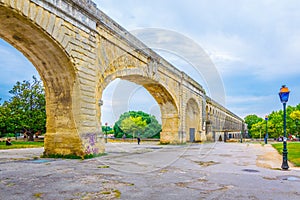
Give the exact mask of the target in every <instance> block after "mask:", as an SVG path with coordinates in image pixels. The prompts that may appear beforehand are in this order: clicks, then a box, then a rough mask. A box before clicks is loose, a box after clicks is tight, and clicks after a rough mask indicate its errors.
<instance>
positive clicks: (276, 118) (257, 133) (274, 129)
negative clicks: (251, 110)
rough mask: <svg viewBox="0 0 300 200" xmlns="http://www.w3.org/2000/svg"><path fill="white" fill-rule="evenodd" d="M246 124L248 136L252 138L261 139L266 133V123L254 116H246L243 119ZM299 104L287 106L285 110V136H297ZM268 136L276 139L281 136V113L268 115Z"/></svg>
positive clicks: (299, 117) (280, 111)
mask: <svg viewBox="0 0 300 200" xmlns="http://www.w3.org/2000/svg"><path fill="white" fill-rule="evenodd" d="M244 119H245V122H246V124H248V132H249V135H250V136H251V137H253V138H259V137H262V136H263V135H264V134H265V133H266V128H267V122H266V121H265V120H264V119H263V118H260V117H258V116H256V115H248V116H246V117H245V118H244ZM299 120H300V104H298V105H297V106H288V107H287V109H286V125H287V126H286V128H287V134H292V135H298V134H299V128H300V126H299ZM268 135H269V137H271V138H278V137H279V136H282V135H283V111H282V110H279V111H273V112H271V113H270V114H269V115H268Z"/></svg>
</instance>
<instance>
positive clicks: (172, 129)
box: [98, 68, 181, 143]
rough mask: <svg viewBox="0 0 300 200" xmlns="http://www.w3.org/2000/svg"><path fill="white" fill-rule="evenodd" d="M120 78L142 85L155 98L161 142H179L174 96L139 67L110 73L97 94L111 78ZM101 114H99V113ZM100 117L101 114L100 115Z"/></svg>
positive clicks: (176, 108)
mask: <svg viewBox="0 0 300 200" xmlns="http://www.w3.org/2000/svg"><path fill="white" fill-rule="evenodd" d="M117 78H120V79H122V80H127V81H130V82H133V83H136V84H138V85H141V86H143V87H144V88H145V89H146V90H147V91H148V92H149V93H150V94H151V95H152V96H153V98H154V99H155V100H156V102H157V103H158V105H159V107H160V111H161V117H162V131H161V133H160V142H161V143H180V142H181V141H180V139H179V136H178V131H179V114H178V113H179V111H178V106H177V102H176V99H175V97H174V96H173V95H172V94H171V93H170V92H169V90H168V88H167V87H166V86H164V85H163V84H162V83H160V82H158V81H155V80H153V79H151V78H149V77H147V76H145V75H144V72H143V70H142V69H141V68H135V69H134V70H133V69H124V68H123V69H121V70H117V71H115V72H113V73H110V74H109V75H107V76H106V77H105V79H104V80H103V82H102V84H100V85H99V90H98V92H99V93H100V94H99V96H100V97H102V93H103V90H104V89H105V88H106V87H107V85H108V84H109V83H111V82H112V81H113V80H115V79H117ZM100 115H101V114H100ZM100 118H101V116H100Z"/></svg>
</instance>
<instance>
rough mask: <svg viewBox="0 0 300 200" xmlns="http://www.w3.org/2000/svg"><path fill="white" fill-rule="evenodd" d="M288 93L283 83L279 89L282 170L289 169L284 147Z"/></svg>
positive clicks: (286, 152)
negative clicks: (281, 114) (281, 128)
mask: <svg viewBox="0 0 300 200" xmlns="http://www.w3.org/2000/svg"><path fill="white" fill-rule="evenodd" d="M289 94H290V91H289V89H288V88H287V87H286V86H285V85H283V86H282V87H281V88H280V91H279V97H280V101H281V103H282V104H283V151H282V157H283V160H282V165H281V169H283V170H287V169H289V165H288V162H287V154H288V151H287V148H286V146H287V143H286V140H287V138H286V103H287V102H288V100H289Z"/></svg>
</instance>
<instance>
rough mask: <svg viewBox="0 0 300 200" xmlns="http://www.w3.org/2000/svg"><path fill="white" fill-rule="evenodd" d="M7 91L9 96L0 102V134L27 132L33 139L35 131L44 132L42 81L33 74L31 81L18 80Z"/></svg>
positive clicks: (44, 116) (44, 112) (44, 114)
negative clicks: (6, 99)
mask: <svg viewBox="0 0 300 200" xmlns="http://www.w3.org/2000/svg"><path fill="white" fill-rule="evenodd" d="M9 93H10V94H11V95H12V96H11V98H10V99H9V100H8V101H4V103H3V104H0V132H1V136H2V137H3V136H5V135H7V134H9V133H17V132H27V133H28V134H29V136H30V139H31V140H33V134H34V133H35V132H37V131H41V132H45V130H46V109H45V105H46V101H45V92H44V88H43V85H42V82H41V81H40V80H38V79H37V78H36V77H35V76H33V77H32V80H31V81H25V80H24V81H23V82H19V81H18V82H17V83H16V84H15V85H14V86H13V88H12V89H11V90H10V91H9Z"/></svg>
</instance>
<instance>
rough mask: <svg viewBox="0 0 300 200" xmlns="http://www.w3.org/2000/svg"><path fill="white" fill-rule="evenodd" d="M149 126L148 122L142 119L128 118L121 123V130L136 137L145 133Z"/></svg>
mask: <svg viewBox="0 0 300 200" xmlns="http://www.w3.org/2000/svg"><path fill="white" fill-rule="evenodd" d="M146 126H147V122H146V120H143V119H142V117H140V116H139V117H133V116H130V117H127V118H125V119H124V120H123V121H122V123H121V127H120V128H121V129H122V130H123V132H125V133H127V135H129V136H132V137H135V136H137V135H138V134H140V135H141V133H142V132H143V131H144V129H145V127H146Z"/></svg>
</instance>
